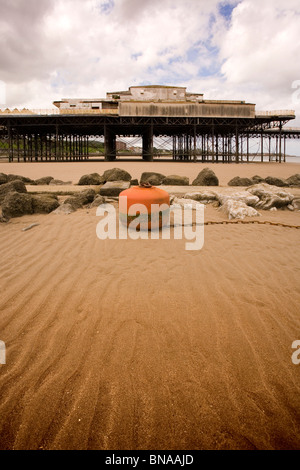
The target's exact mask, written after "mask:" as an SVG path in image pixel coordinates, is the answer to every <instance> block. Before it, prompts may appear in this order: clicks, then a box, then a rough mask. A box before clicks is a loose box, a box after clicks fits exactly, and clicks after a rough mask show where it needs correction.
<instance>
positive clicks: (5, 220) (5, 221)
mask: <svg viewBox="0 0 300 470" xmlns="http://www.w3.org/2000/svg"><path fill="white" fill-rule="evenodd" d="M8 222H9V219H6V218H5V217H4V216H3V215H2V214H0V224H7V223H8Z"/></svg>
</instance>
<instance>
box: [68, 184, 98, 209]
mask: <svg viewBox="0 0 300 470" xmlns="http://www.w3.org/2000/svg"><path fill="white" fill-rule="evenodd" d="M95 194H96V193H95V191H94V190H93V189H86V190H84V191H81V192H80V193H78V194H75V195H74V196H71V197H68V198H67V199H66V200H65V201H64V204H70V205H71V206H72V207H73V208H74V209H75V210H77V209H80V208H81V207H83V206H85V205H87V204H90V203H92V202H93V201H94V198H95Z"/></svg>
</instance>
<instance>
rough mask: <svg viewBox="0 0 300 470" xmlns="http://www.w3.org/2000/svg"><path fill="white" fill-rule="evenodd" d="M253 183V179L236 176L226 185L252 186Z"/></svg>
mask: <svg viewBox="0 0 300 470" xmlns="http://www.w3.org/2000/svg"><path fill="white" fill-rule="evenodd" d="M253 184H254V181H253V179H250V178H240V177H239V176H236V177H235V178H232V180H230V181H229V183H228V186H252V185H253Z"/></svg>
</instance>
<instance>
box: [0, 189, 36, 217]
mask: <svg viewBox="0 0 300 470" xmlns="http://www.w3.org/2000/svg"><path fill="white" fill-rule="evenodd" d="M26 214H33V207H32V196H31V195H30V194H25V193H17V192H10V193H9V194H7V196H6V197H5V199H4V201H3V204H2V215H3V217H4V218H6V219H11V218H12V217H22V215H26Z"/></svg>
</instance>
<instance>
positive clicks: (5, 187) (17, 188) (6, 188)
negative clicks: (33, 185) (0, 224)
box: [0, 180, 27, 204]
mask: <svg viewBox="0 0 300 470" xmlns="http://www.w3.org/2000/svg"><path fill="white" fill-rule="evenodd" d="M11 192H17V193H27V189H26V186H25V184H24V183H23V181H21V180H15V181H11V182H10V183H6V184H2V185H1V186H0V204H1V203H2V202H3V201H4V199H5V197H6V196H7V194H9V193H11Z"/></svg>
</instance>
